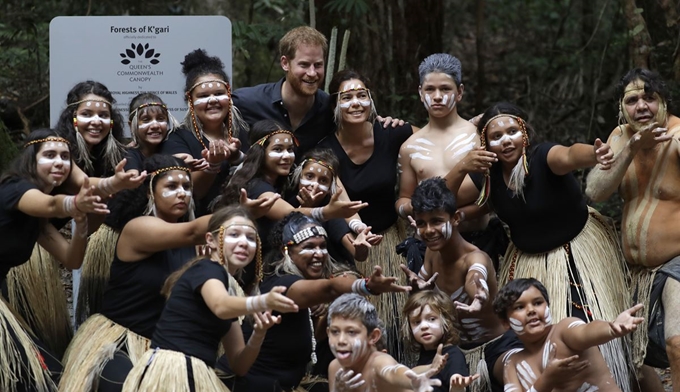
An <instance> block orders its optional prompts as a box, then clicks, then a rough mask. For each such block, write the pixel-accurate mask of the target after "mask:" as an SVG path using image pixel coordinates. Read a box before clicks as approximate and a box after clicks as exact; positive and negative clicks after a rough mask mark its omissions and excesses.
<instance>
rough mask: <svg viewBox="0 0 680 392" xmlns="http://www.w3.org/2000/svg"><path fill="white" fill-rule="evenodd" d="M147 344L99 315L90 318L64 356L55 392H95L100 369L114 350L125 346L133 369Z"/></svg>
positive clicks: (146, 341)
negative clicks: (62, 367)
mask: <svg viewBox="0 0 680 392" xmlns="http://www.w3.org/2000/svg"><path fill="white" fill-rule="evenodd" d="M150 344H151V342H150V341H149V339H147V338H145V337H143V336H140V335H137V334H136V333H134V332H132V331H130V330H129V329H127V328H125V327H123V326H120V325H118V324H116V323H115V322H113V321H111V320H109V319H108V318H106V317H104V316H102V315H101V314H95V315H93V316H92V317H90V318H89V319H87V321H85V323H83V325H81V326H80V329H78V333H76V336H75V337H74V338H73V341H72V342H71V344H70V345H69V347H68V350H67V351H66V354H65V355H64V375H63V376H62V378H61V382H60V383H59V391H63V392H90V391H93V392H94V391H96V390H97V388H98V382H99V376H100V374H101V371H102V369H103V368H104V365H106V363H107V362H108V361H109V360H110V359H112V358H113V355H114V354H115V352H116V351H117V350H120V349H121V348H122V347H123V346H125V348H126V351H127V353H128V356H129V357H130V361H131V362H132V364H133V365H136V364H137V363H138V362H139V360H140V358H141V357H142V356H143V355H144V352H145V351H146V350H147V349H148V348H149V345H150Z"/></svg>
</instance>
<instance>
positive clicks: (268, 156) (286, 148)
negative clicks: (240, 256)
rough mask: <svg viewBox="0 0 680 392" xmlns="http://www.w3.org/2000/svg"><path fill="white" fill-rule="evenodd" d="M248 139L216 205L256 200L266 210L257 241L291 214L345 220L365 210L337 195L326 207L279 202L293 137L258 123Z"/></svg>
mask: <svg viewBox="0 0 680 392" xmlns="http://www.w3.org/2000/svg"><path fill="white" fill-rule="evenodd" d="M248 136H249V138H250V142H251V147H250V150H248V154H247V157H246V159H245V161H244V163H243V166H242V167H241V168H240V169H239V170H237V171H236V173H234V175H233V176H232V178H231V180H230V181H229V184H228V185H227V187H226V189H225V191H224V194H223V195H222V200H221V201H220V205H225V206H226V205H229V204H231V203H235V202H237V201H239V200H242V201H243V202H245V200H251V201H252V200H257V201H258V202H262V203H264V204H265V205H266V206H268V208H267V209H264V208H262V209H261V210H262V211H260V214H259V215H260V218H259V219H258V220H257V223H258V230H259V234H260V238H269V233H270V231H271V228H272V227H273V225H274V224H275V222H277V221H279V220H281V219H283V217H285V216H286V215H287V214H289V213H290V212H292V211H299V212H301V213H303V214H305V215H307V216H315V217H316V218H318V219H319V220H323V221H328V220H331V219H336V218H341V219H342V218H348V217H350V216H352V215H354V214H355V213H356V212H357V211H358V210H359V209H361V208H363V207H365V206H366V204H365V203H362V202H360V201H356V202H350V201H341V200H339V195H340V192H341V191H338V192H336V193H335V194H333V195H331V197H330V199H329V201H328V203H327V204H326V205H323V206H316V207H308V206H304V207H295V206H293V205H292V204H291V203H289V202H288V201H286V200H283V199H281V198H280V195H281V194H283V193H284V188H285V185H286V180H287V179H288V176H289V174H290V172H291V169H292V167H293V164H294V162H295V149H296V147H297V144H298V142H297V138H296V137H295V134H294V133H293V132H290V131H289V130H286V129H284V127H283V126H282V125H281V124H279V123H277V122H276V121H273V120H262V121H258V122H256V123H255V124H253V127H252V129H251V130H250V132H249V134H248ZM317 174H319V173H318V172H317ZM321 174H323V173H321ZM291 202H295V200H294V199H293V200H291ZM296 204H297V203H296ZM269 250H271V243H270V241H265V243H264V249H263V251H264V253H265V254H266V253H267V252H269ZM249 277H252V272H250V271H248V270H247V271H246V274H245V276H244V278H245V279H246V281H247V280H248V279H249Z"/></svg>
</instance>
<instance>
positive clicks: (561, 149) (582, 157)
mask: <svg viewBox="0 0 680 392" xmlns="http://www.w3.org/2000/svg"><path fill="white" fill-rule="evenodd" d="M546 160H547V162H548V167H549V168H550V170H551V171H552V172H553V173H555V174H557V175H558V176H563V175H565V174H567V173H570V172H572V171H574V170H577V169H582V168H585V167H591V166H595V165H596V164H597V159H596V157H595V149H594V148H593V146H591V145H588V144H582V143H576V144H574V145H572V146H570V147H565V146H554V147H552V148H551V149H550V151H548V156H547V158H546Z"/></svg>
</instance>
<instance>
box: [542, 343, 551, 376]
mask: <svg viewBox="0 0 680 392" xmlns="http://www.w3.org/2000/svg"><path fill="white" fill-rule="evenodd" d="M550 347H551V344H550V339H548V340H546V342H545V343H544V344H543V360H542V361H541V365H542V366H543V370H545V368H546V367H548V359H549V358H550Z"/></svg>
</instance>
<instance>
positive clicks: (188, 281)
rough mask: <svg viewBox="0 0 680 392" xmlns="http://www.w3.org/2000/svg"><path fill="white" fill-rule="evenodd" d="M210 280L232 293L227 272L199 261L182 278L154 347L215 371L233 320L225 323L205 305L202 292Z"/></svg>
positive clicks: (176, 287)
mask: <svg viewBox="0 0 680 392" xmlns="http://www.w3.org/2000/svg"><path fill="white" fill-rule="evenodd" d="M210 279H217V280H219V281H220V282H222V283H223V284H224V288H225V289H229V276H228V275H227V270H226V269H225V268H224V267H223V266H221V265H219V264H217V263H216V262H214V261H211V260H210V259H203V260H200V261H198V262H197V263H196V264H194V265H192V266H191V267H190V268H189V269H188V270H186V271H185V272H184V273H183V274H182V276H181V277H180V278H179V279H178V280H177V283H175V286H174V287H173V288H172V292H171V294H170V298H168V302H166V304H165V309H163V314H161V317H160V319H159V320H158V323H157V324H156V331H155V332H154V334H153V339H152V340H151V347H160V348H162V349H166V350H174V351H179V352H182V353H184V354H186V355H190V356H192V357H196V358H198V359H201V360H203V362H205V363H206V364H207V365H208V366H210V367H215V362H216V360H217V349H218V347H219V344H220V340H221V339H222V337H223V336H224V335H226V334H227V332H228V331H229V328H230V327H231V323H232V322H233V321H234V319H230V320H222V319H221V318H219V317H217V316H215V314H214V313H213V312H212V311H211V310H210V308H209V307H208V305H206V303H205V301H204V300H203V296H202V295H201V288H202V287H203V284H204V283H205V282H206V281H208V280H210Z"/></svg>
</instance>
